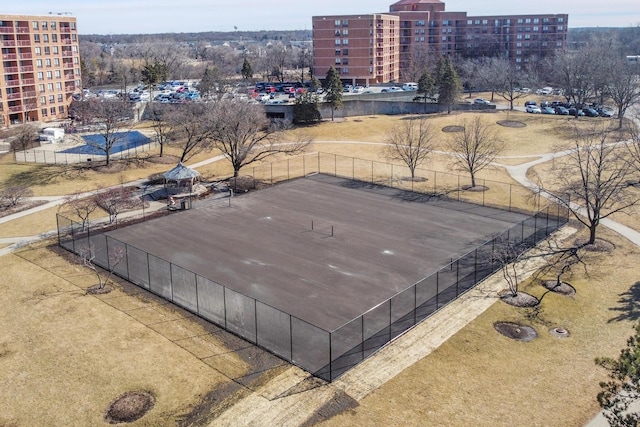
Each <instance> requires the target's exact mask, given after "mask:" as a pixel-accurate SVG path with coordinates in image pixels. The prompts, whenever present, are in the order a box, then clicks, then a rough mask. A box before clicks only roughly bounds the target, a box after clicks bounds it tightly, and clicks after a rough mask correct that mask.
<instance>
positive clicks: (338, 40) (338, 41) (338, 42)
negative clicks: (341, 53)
mask: <svg viewBox="0 0 640 427" xmlns="http://www.w3.org/2000/svg"><path fill="white" fill-rule="evenodd" d="M336 46H340V39H336ZM338 50H339V49H338Z"/></svg>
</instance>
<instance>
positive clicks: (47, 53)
mask: <svg viewBox="0 0 640 427" xmlns="http://www.w3.org/2000/svg"><path fill="white" fill-rule="evenodd" d="M44 54H45V55H50V54H51V49H49V46H45V47H44Z"/></svg>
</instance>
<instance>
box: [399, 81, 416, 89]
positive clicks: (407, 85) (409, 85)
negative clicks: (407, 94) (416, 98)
mask: <svg viewBox="0 0 640 427" xmlns="http://www.w3.org/2000/svg"><path fill="white" fill-rule="evenodd" d="M402 90H418V83H413V82H411V83H405V84H403V85H402Z"/></svg>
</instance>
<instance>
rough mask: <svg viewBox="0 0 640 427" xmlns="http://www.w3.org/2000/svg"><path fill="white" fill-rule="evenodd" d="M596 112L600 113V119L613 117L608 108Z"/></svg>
mask: <svg viewBox="0 0 640 427" xmlns="http://www.w3.org/2000/svg"><path fill="white" fill-rule="evenodd" d="M596 111H597V112H598V115H599V116H600V117H613V111H611V110H609V109H607V108H604V107H601V108H598V109H597V110H596Z"/></svg>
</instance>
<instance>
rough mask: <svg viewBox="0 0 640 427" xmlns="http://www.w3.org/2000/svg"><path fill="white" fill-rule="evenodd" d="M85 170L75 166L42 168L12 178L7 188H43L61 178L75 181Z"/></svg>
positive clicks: (7, 181) (32, 169) (39, 166)
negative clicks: (42, 186)
mask: <svg viewBox="0 0 640 427" xmlns="http://www.w3.org/2000/svg"><path fill="white" fill-rule="evenodd" d="M84 169H85V168H82V167H74V166H62V167H61V166H42V165H38V167H35V168H31V169H29V170H26V171H22V172H18V173H16V174H13V175H12V176H10V177H9V178H8V179H7V180H6V181H5V185H6V186H7V187H13V186H24V187H32V186H41V185H47V184H54V183H56V182H58V180H59V179H60V178H65V179H73V178H77V177H79V176H80V175H82V174H83V172H84Z"/></svg>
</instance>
